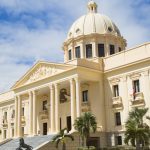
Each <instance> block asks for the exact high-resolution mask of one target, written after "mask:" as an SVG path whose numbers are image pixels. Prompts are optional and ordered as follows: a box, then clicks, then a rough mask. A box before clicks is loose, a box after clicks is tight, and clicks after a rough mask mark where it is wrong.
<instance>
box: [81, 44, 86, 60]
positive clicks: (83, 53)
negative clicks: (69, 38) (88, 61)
mask: <svg viewBox="0 0 150 150" xmlns="http://www.w3.org/2000/svg"><path fill="white" fill-rule="evenodd" d="M84 51H85V48H84V42H82V43H81V47H80V53H81V58H85V52H84Z"/></svg>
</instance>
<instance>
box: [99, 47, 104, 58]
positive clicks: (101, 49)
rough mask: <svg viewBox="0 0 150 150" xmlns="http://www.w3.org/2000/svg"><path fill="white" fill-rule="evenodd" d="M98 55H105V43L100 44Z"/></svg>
mask: <svg viewBox="0 0 150 150" xmlns="http://www.w3.org/2000/svg"><path fill="white" fill-rule="evenodd" d="M98 57H105V48H104V44H98Z"/></svg>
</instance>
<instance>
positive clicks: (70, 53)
mask: <svg viewBox="0 0 150 150" xmlns="http://www.w3.org/2000/svg"><path fill="white" fill-rule="evenodd" d="M68 59H69V60H72V50H71V49H70V50H68Z"/></svg>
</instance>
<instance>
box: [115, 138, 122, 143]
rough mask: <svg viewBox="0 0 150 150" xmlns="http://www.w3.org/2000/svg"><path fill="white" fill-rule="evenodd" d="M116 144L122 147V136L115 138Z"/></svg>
mask: <svg viewBox="0 0 150 150" xmlns="http://www.w3.org/2000/svg"><path fill="white" fill-rule="evenodd" d="M116 144H117V145H122V136H116Z"/></svg>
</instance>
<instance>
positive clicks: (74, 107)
mask: <svg viewBox="0 0 150 150" xmlns="http://www.w3.org/2000/svg"><path fill="white" fill-rule="evenodd" d="M70 93H71V124H72V129H71V131H72V132H73V131H75V129H74V122H75V116H76V115H75V109H76V103H75V82H74V80H73V79H71V80H70Z"/></svg>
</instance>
